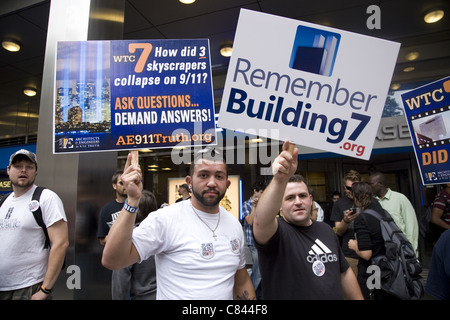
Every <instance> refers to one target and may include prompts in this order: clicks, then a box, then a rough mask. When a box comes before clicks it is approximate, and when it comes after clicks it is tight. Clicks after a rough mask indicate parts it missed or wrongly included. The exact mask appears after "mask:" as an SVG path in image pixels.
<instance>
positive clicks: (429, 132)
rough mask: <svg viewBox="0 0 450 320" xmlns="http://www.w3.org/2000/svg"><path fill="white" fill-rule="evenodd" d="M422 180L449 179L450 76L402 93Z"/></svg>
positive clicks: (429, 182)
mask: <svg viewBox="0 0 450 320" xmlns="http://www.w3.org/2000/svg"><path fill="white" fill-rule="evenodd" d="M402 100H403V107H404V109H405V116H406V119H407V121H408V125H409V130H410V133H411V138H412V141H413V146H414V150H415V153H416V159H417V163H418V165H419V168H420V172H421V176H422V182H423V184H439V183H449V182H450V162H449V161H448V157H449V151H450V77H447V78H444V79H441V80H438V81H435V82H432V83H430V84H427V85H425V86H422V87H419V88H417V89H414V90H411V91H408V92H406V93H404V94H402Z"/></svg>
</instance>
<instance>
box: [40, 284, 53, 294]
mask: <svg viewBox="0 0 450 320" xmlns="http://www.w3.org/2000/svg"><path fill="white" fill-rule="evenodd" d="M52 290H53V289H47V288H45V287H44V286H43V285H42V286H41V291H42V292H43V293H45V294H50V293H52Z"/></svg>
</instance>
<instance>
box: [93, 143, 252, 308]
mask: <svg viewBox="0 0 450 320" xmlns="http://www.w3.org/2000/svg"><path fill="white" fill-rule="evenodd" d="M133 157H137V155H136V154H135V153H134V152H131V153H130V154H129V155H128V158H127V163H126V164H125V169H124V173H123V175H122V181H123V182H124V184H125V187H126V189H127V194H128V198H127V200H126V202H125V204H124V208H123V209H122V211H121V212H120V214H119V216H118V218H117V219H116V221H115V222H114V224H113V226H112V228H111V230H110V231H109V235H108V241H107V243H106V246H105V249H104V251H103V258H102V263H103V265H104V266H105V267H107V268H109V269H120V268H124V267H126V266H128V265H130V264H133V263H136V262H140V261H143V260H145V259H147V258H148V257H149V256H151V255H155V262H156V277H157V278H156V279H157V283H158V290H157V299H190V300H199V299H200V300H201V299H233V298H235V299H254V298H255V291H254V288H253V285H252V282H251V280H250V277H249V275H248V273H247V270H246V268H245V257H244V234H243V231H242V227H241V224H240V223H239V221H238V220H237V219H236V218H235V217H234V216H233V215H232V214H231V213H229V212H227V211H226V210H225V209H224V208H222V207H220V206H219V202H220V200H221V199H222V198H223V197H224V195H225V192H226V189H227V188H228V186H229V185H230V181H229V180H228V175H227V167H226V164H225V162H224V160H223V159H222V158H221V157H220V156H219V155H218V154H217V153H216V151H214V150H210V149H204V150H202V152H200V153H197V154H196V156H195V158H194V161H192V164H191V168H190V173H189V176H187V177H186V182H187V184H188V185H191V188H192V197H191V199H190V200H187V201H182V202H179V203H176V204H173V205H171V206H168V207H165V208H162V209H159V210H158V211H156V212H154V213H152V214H151V215H149V216H148V217H147V218H146V219H145V220H144V221H143V222H142V223H141V224H140V226H139V227H137V228H135V229H134V230H133V226H134V221H135V216H136V215H135V213H136V211H137V209H136V208H137V206H138V201H139V198H140V195H141V190H142V181H141V178H142V173H141V169H140V167H139V165H138V164H133ZM134 161H135V160H134Z"/></svg>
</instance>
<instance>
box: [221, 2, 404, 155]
mask: <svg viewBox="0 0 450 320" xmlns="http://www.w3.org/2000/svg"><path fill="white" fill-rule="evenodd" d="M399 47H400V44H398V43H394V42H390V41H385V40H381V39H376V38H373V37H368V36H363V35H358V34H355V33H351V32H346V31H341V30H337V29H333V28H329V27H325V26H319V25H315V24H311V23H306V22H302V21H298V20H293V19H288V18H283V17H278V16H274V15H269V14H264V13H259V12H254V11H250V10H244V9H242V10H241V13H240V16H239V21H238V27H237V31H236V36H235V41H234V44H233V55H232V57H231V60H230V65H229V68H228V74H227V78H226V83H225V88H224V93H223V98H222V104H221V108H220V115H219V121H218V125H219V126H220V127H223V128H227V129H230V130H236V131H242V132H248V133H252V134H255V133H256V134H257V135H261V136H265V137H269V138H276V139H279V140H290V141H292V142H294V143H296V144H299V145H304V146H309V147H314V148H318V149H322V150H326V151H331V152H335V153H339V154H344V155H348V156H352V157H356V158H360V159H369V157H370V154H371V150H372V147H373V143H374V141H375V136H376V133H377V129H378V125H379V122H380V118H381V115H382V112H383V108H384V104H385V100H386V95H387V92H388V88H389V85H390V81H391V77H392V73H393V70H394V66H395V62H396V59H397V54H398V50H399ZM263 129H264V130H263ZM269 129H270V130H269ZM259 130H260V131H259ZM274 130H278V134H277V137H272V136H270V134H271V133H273V132H274ZM265 134H266V135H265ZM300 152H301V149H300Z"/></svg>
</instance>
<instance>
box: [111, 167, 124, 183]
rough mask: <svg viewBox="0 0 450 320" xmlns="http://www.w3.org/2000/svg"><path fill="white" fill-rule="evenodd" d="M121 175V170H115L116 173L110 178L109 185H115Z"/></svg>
mask: <svg viewBox="0 0 450 320" xmlns="http://www.w3.org/2000/svg"><path fill="white" fill-rule="evenodd" d="M122 174H123V170H117V171H116V172H114V174H113V176H112V178H111V183H112V184H117V179H119V177H120V176H121V175H122Z"/></svg>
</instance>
